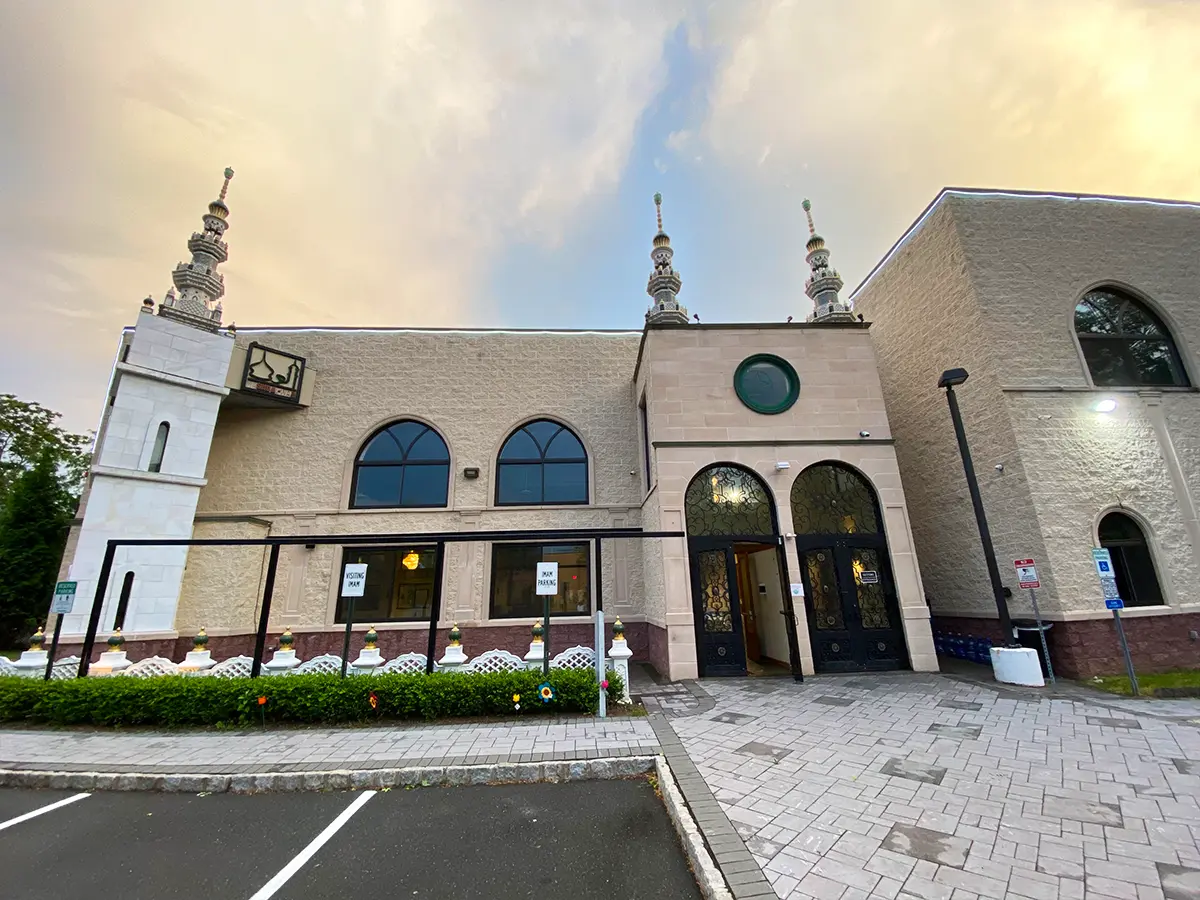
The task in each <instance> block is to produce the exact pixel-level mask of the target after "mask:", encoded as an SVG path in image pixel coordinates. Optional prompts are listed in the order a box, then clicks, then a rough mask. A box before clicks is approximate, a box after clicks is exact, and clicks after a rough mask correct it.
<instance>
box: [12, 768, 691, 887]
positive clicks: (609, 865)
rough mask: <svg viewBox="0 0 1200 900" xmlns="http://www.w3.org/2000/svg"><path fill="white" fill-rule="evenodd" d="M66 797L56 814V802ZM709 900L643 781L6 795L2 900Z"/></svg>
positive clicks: (58, 792)
mask: <svg viewBox="0 0 1200 900" xmlns="http://www.w3.org/2000/svg"><path fill="white" fill-rule="evenodd" d="M56 804H59V805H56ZM98 892H99V893H112V894H113V895H115V896H120V897H122V898H123V900H142V898H145V900H152V898H154V900H162V898H171V897H189V898H191V897H205V898H206V900H233V898H242V900H246V898H249V900H268V898H279V900H289V898H291V900H300V898H305V900H326V898H330V900H332V898H344V897H348V896H358V895H360V894H362V895H369V896H380V897H416V898H433V897H438V898H441V897H446V898H455V900H462V898H489V900H505V898H518V897H522V898H524V897H551V896H569V897H572V898H579V900H591V898H595V900H601V898H603V900H611V898H613V897H622V898H645V900H650V898H655V900H668V898H697V897H699V896H700V892H699V889H698V888H697V886H696V883H695V880H694V878H693V877H692V874H691V872H690V871H689V869H688V866H687V863H686V861H685V859H684V856H683V853H682V850H681V849H680V847H679V841H678V838H677V836H676V834H675V831H674V829H673V827H672V826H671V823H670V820H669V819H668V818H667V814H666V811H665V810H664V809H663V806H662V803H661V802H660V801H659V799H658V798H657V797H656V796H655V794H654V791H653V789H652V788H651V786H650V785H649V784H648V783H647V782H646V781H644V780H636V781H591V782H571V783H566V784H521V785H498V786H479V787H458V788H421V789H416V790H402V789H395V790H391V791H379V792H372V791H361V792H346V793H288V794H255V795H236V794H212V795H209V796H199V795H193V794H153V793H146V794H139V793H104V792H97V793H94V794H78V793H76V792H72V791H33V790H4V791H0V897H21V898H23V900H43V898H46V900H49V898H55V900H74V898H88V900H92V898H94V897H95V896H96V894H97V893H98Z"/></svg>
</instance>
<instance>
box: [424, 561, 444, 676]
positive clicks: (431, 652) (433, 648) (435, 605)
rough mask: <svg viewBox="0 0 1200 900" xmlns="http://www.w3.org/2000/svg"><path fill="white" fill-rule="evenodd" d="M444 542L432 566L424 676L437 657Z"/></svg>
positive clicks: (429, 673)
mask: <svg viewBox="0 0 1200 900" xmlns="http://www.w3.org/2000/svg"><path fill="white" fill-rule="evenodd" d="M445 560H446V542H445V541H438V542H437V561H436V562H435V563H434V564H433V602H432V603H430V604H429V643H428V644H427V645H426V647H425V674H427V675H431V674H433V664H434V659H433V658H434V657H435V656H436V655H437V624H438V619H440V618H441V617H442V573H443V572H445V570H446V562H445Z"/></svg>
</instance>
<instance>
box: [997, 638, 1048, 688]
mask: <svg viewBox="0 0 1200 900" xmlns="http://www.w3.org/2000/svg"><path fill="white" fill-rule="evenodd" d="M992 672H994V673H995V675H996V680H997V681H999V682H1000V683H1001V684H1022V685H1025V686H1026V687H1045V686H1046V679H1044V678H1043V677H1042V664H1041V661H1040V660H1039V659H1038V653H1037V651H1036V650H1034V649H1032V648H1030V647H993V648H992Z"/></svg>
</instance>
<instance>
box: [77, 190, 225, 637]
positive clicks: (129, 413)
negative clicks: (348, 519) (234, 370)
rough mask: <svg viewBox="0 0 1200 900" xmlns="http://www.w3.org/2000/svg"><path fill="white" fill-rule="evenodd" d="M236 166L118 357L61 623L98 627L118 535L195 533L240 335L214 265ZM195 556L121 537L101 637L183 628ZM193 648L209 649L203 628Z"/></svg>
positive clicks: (172, 632) (167, 633) (220, 256)
mask: <svg viewBox="0 0 1200 900" xmlns="http://www.w3.org/2000/svg"><path fill="white" fill-rule="evenodd" d="M232 177H233V169H226V170H225V183H224V185H222V187H221V195H220V197H219V198H218V199H216V200H214V201H213V202H212V203H210V204H209V205H208V212H207V213H206V214H205V215H204V230H203V231H202V232H198V233H196V234H193V235H192V236H191V238H190V239H189V240H188V249H189V250H190V251H191V253H192V261H191V262H186V263H180V264H179V265H177V266H176V267H175V271H174V272H173V273H172V277H173V280H174V282H175V286H174V287H172V288H171V289H170V290H169V291H167V295H166V297H165V298H164V299H163V301H162V303H160V304H159V305H158V310H157V315H156V314H155V304H154V301H153V300H152V299H150V298H147V299H146V300H144V301H143V302H142V308H141V311H140V312H139V314H138V317H137V324H136V325H135V326H134V328H133V330H132V333H130V334H126V335H125V337H124V340H123V341H122V345H121V350H120V352H119V354H118V356H117V359H116V361H115V362H114V364H113V376H112V382H111V384H110V386H109V390H108V398H107V403H106V404H105V412H104V416H103V418H102V419H101V421H100V429H99V432H98V433H97V435H96V448H95V452H94V454H93V457H92V465H91V474H90V478H89V481H88V484H87V486H86V488H85V493H84V501H83V524H82V525H81V526H79V528H78V531H77V532H75V535H77V539H76V540H75V542H74V549H73V551H71V552H69V554H68V557H67V559H68V560H69V572H70V575H69V580H71V581H76V582H78V587H77V588H76V592H77V593H76V596H77V597H78V598H79V599H78V600H77V601H76V603H75V609H74V611H73V612H72V613H71V614H69V615H67V616H66V617H65V618H64V621H63V632H64V634H67V635H71V636H73V637H74V636H76V635H79V634H82V633H85V632H86V631H88V630H89V624H90V616H91V613H92V609H93V599H94V597H95V593H96V589H97V587H98V580H99V579H98V576H99V573H100V570H101V565H102V561H103V559H104V553H105V548H106V546H107V543H108V541H109V540H110V539H113V538H126V539H138V538H149V539H164V538H180V537H188V536H189V535H191V534H192V528H193V523H194V518H195V512H196V504H197V501H198V499H199V496H200V489H201V488H202V487H204V485H205V483H206V482H205V478H204V470H205V467H206V466H207V464H208V453H209V448H210V447H211V446H212V439H213V430H214V429H215V427H216V423H217V417H218V415H219V413H220V407H221V400H222V399H223V398H224V397H225V396H226V395H227V394H228V393H229V389H228V388H227V387H226V386H225V383H226V381H227V380H228V376H229V366H230V359H231V357H232V354H233V335H232V334H231V333H229V332H227V331H225V330H223V329H221V304H220V303H219V302H218V301H219V300H220V298H221V295H222V294H224V293H225V285H224V283H223V282H222V278H221V275H220V274H219V273H218V272H217V267H218V266H219V265H220V264H221V263H223V262H224V261H225V260H226V259H227V258H228V256H229V248H228V247H226V245H225V241H224V240H223V239H222V236H223V235H224V233H225V229H226V228H227V227H228V221H227V220H228V216H229V207H227V206H226V205H225V194H226V192H227V191H228V189H229V179H231V178H232ZM68 546H71V544H68ZM187 557H188V549H187V547H164V546H141V547H122V548H119V549H118V550H117V552H116V555H115V557H114V559H113V565H112V571H111V577H110V578H109V580H108V587H107V590H106V591H105V592H104V593H103V595H102V596H101V597H100V612H99V618H98V619H97V620H96V622H95V627H96V628H97V630H98V632H100V634H101V640H102V635H103V633H104V632H107V631H109V630H111V629H113V628H115V627H117V626H120V627H122V628H123V629H124V631H125V636H126V637H127V638H129V639H130V641H131V642H134V649H138V647H137V645H136V642H137V641H139V640H143V639H145V636H147V635H152V636H153V637H154V638H155V639H162V638H166V637H174V636H176V635H177V634H178V632H177V624H176V621H175V611H176V608H177V606H178V603H179V591H180V586H181V585H182V583H183V575H184V567H185V566H186V565H187ZM185 624H188V623H185ZM193 633H194V632H193ZM196 649H197V652H201V651H202V650H203V647H202V646H201V644H200V639H199V638H198V639H197V648H196ZM139 652H141V651H140V650H139ZM143 655H144V654H143ZM190 655H191V654H189V656H190ZM135 658H136V657H135Z"/></svg>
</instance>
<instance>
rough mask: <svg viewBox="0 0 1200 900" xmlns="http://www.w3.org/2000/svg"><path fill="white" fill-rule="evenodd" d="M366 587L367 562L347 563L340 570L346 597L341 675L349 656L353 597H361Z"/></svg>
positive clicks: (344, 673)
mask: <svg viewBox="0 0 1200 900" xmlns="http://www.w3.org/2000/svg"><path fill="white" fill-rule="evenodd" d="M366 589H367V564H366V563H347V564H346V568H345V569H344V570H343V571H342V596H343V597H344V598H345V599H346V634H345V636H344V637H343V638H342V677H343V678H345V677H346V665H347V662H348V660H349V658H350V629H352V628H353V627H354V598H356V597H361V596H363V595H364V594H365V593H366Z"/></svg>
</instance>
